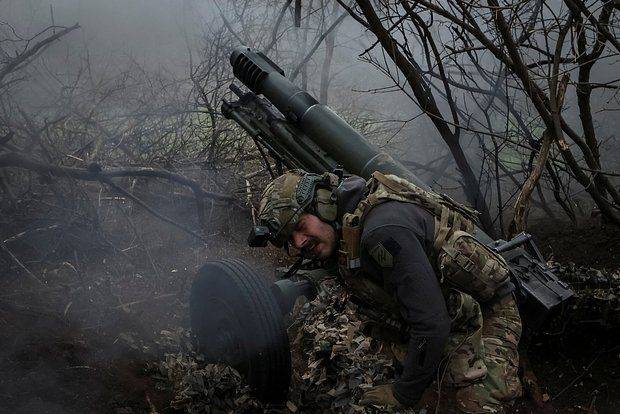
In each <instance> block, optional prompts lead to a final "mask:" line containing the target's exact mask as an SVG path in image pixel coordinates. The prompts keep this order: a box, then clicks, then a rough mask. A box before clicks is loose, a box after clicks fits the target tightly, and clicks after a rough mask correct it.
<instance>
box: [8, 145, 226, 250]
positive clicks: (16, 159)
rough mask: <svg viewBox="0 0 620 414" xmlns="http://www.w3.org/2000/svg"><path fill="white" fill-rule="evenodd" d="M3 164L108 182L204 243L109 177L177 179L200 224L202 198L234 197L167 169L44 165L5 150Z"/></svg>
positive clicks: (199, 237) (56, 174)
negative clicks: (189, 194)
mask: <svg viewBox="0 0 620 414" xmlns="http://www.w3.org/2000/svg"><path fill="white" fill-rule="evenodd" d="M3 167H4V168H6V167H17V168H24V169H28V170H32V171H36V172H38V173H40V174H44V175H53V176H56V177H61V178H75V179H79V180H84V181H98V182H101V183H104V184H107V185H109V186H110V187H112V188H113V189H114V190H115V191H117V192H119V193H121V194H123V195H124V196H126V197H127V198H129V199H131V200H132V201H134V202H135V203H136V204H138V205H140V206H141V207H142V208H144V209H145V210H147V211H148V212H149V213H151V214H152V215H154V216H155V217H157V218H159V219H160V220H162V221H165V222H167V223H169V224H172V225H173V226H175V227H177V228H179V229H181V230H183V231H184V232H186V233H188V234H190V235H191V236H193V237H196V238H197V239H199V240H201V241H203V242H205V243H207V239H206V238H204V237H203V236H201V235H200V234H198V233H196V232H195V231H193V230H191V229H189V228H187V227H186V226H184V225H182V224H180V223H177V222H176V221H174V220H172V219H171V218H168V217H166V216H164V215H162V214H161V213H159V212H157V211H156V210H154V209H153V208H152V207H150V206H149V205H148V204H146V203H145V202H144V201H142V200H140V199H139V198H138V197H136V196H135V195H133V194H131V193H130V192H128V191H127V190H125V189H124V188H122V187H120V186H119V185H117V184H115V183H114V182H113V181H112V178H115V177H152V178H163V179H168V180H170V181H174V182H177V183H179V184H182V185H185V186H188V187H189V188H190V189H191V190H192V191H193V192H194V195H195V196H196V204H197V208H198V218H199V221H200V222H201V225H203V227H204V212H203V211H202V210H203V207H204V199H205V198H209V199H212V200H219V201H227V202H231V201H234V200H235V198H234V197H233V196H230V195H226V194H220V193H212V192H209V191H205V190H204V189H203V188H202V186H201V185H200V184H199V183H197V182H196V181H194V180H190V179H189V178H186V177H183V176H182V175H179V174H175V173H172V172H170V171H166V170H161V169H155V168H149V167H129V168H116V169H109V170H104V169H103V168H102V167H101V166H100V165H98V164H91V165H89V166H88V168H86V169H85V168H75V167H64V166H58V165H52V164H46V163H42V162H38V161H34V160H32V159H30V158H28V157H25V156H23V155H22V154H19V153H17V152H7V153H4V154H0V168H3Z"/></svg>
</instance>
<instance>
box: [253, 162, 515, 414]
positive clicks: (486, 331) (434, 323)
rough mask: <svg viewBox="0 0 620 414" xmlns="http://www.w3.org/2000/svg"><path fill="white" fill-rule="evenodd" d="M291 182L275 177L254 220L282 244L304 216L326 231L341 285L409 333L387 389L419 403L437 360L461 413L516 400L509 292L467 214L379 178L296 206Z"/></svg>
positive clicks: (502, 268)
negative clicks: (333, 239) (335, 250)
mask: <svg viewBox="0 0 620 414" xmlns="http://www.w3.org/2000/svg"><path fill="white" fill-rule="evenodd" d="M295 177H297V178H295ZM295 180H299V175H296V174H292V175H289V176H288V178H286V179H285V178H282V177H280V178H278V179H277V180H276V182H277V183H279V184H275V185H273V186H272V187H270V188H268V189H266V191H265V192H264V195H263V199H262V201H261V210H260V214H259V217H260V218H261V221H262V222H263V223H266V224H268V223H269V221H270V220H271V221H272V222H271V224H270V228H271V229H272V230H276V234H277V235H278V237H276V239H277V240H278V241H277V243H276V244H278V243H279V244H280V245H281V243H282V242H283V241H284V239H285V238H286V237H287V236H288V235H290V233H291V232H292V227H291V226H294V223H295V222H296V221H297V220H298V219H299V217H300V216H301V212H302V211H303V212H307V213H312V214H316V215H318V216H319V218H321V219H322V220H324V221H326V222H331V224H333V225H334V227H335V228H336V230H337V231H338V232H339V236H340V243H341V245H340V246H339V247H340V251H339V262H340V265H341V266H340V267H341V272H340V273H341V278H342V281H343V283H344V284H345V285H346V286H347V287H348V288H349V290H350V291H351V293H352V294H353V296H354V297H355V298H356V299H358V301H359V302H360V303H361V304H362V305H363V306H369V307H372V308H374V309H378V310H380V311H381V312H382V313H383V314H384V315H385V316H386V318H388V319H390V320H394V319H396V320H400V321H401V322H403V323H404V325H405V326H407V329H408V334H409V339H408V343H407V344H406V345H405V346H406V358H405V360H404V362H403V373H402V375H401V376H400V378H399V379H398V380H397V381H396V382H395V383H394V385H393V391H394V395H395V396H396V398H397V399H398V400H399V401H400V402H401V403H402V404H404V405H413V404H415V403H416V402H417V401H418V400H419V398H420V396H421V395H422V392H423V391H424V389H425V388H427V387H428V385H429V384H430V382H431V381H432V380H433V379H434V377H435V375H434V374H435V372H436V371H437V369H438V367H439V366H440V363H441V362H442V361H445V362H446V366H445V372H444V374H443V376H442V380H441V385H448V386H453V387H456V388H457V392H456V396H457V399H458V404H459V408H460V410H461V411H463V412H468V413H480V412H501V411H502V404H503V403H505V402H508V401H511V400H513V399H514V398H516V397H518V396H519V395H520V393H521V389H520V383H519V380H518V377H517V367H518V353H517V344H518V342H519V338H520V335H521V322H520V318H519V313H518V310H517V308H516V303H515V301H514V299H513V296H512V294H511V291H512V289H513V286H512V284H511V282H510V281H509V277H508V269H507V265H506V264H505V262H504V261H503V259H502V258H501V257H498V256H497V255H495V254H494V253H493V252H491V251H490V250H489V249H487V248H486V247H484V246H483V245H482V244H480V243H479V242H478V241H477V240H475V239H474V238H473V237H471V236H470V232H471V231H472V229H473V224H472V221H471V220H470V217H471V216H470V215H469V214H468V213H469V211H468V210H467V209H465V208H463V207H461V206H459V205H457V204H456V203H454V202H453V201H451V200H449V199H445V198H442V197H441V196H438V195H436V194H433V193H429V192H425V191H424V190H422V189H419V188H417V187H415V186H412V185H411V184H410V183H407V182H405V181H404V180H400V179H398V178H397V177H393V176H387V177H386V176H383V175H381V174H377V173H375V174H373V180H374V181H373V180H370V181H369V182H368V183H365V182H364V180H362V179H361V178H359V177H351V178H348V179H346V180H344V181H343V182H342V183H341V184H340V186H339V187H338V188H337V189H335V190H334V191H333V194H332V192H327V193H325V189H321V191H323V193H322V194H321V196H320V197H316V200H315V201H314V202H313V203H312V204H308V205H302V204H301V203H299V200H300V198H299V197H295V195H294V194H292V193H291V191H292V188H293V187H294V185H293V184H294V182H295ZM317 194H318V191H317ZM302 198H303V197H302ZM287 200H288V201H287ZM290 200H293V201H290ZM330 200H331V201H330ZM334 200H335V205H332V204H330V203H333V202H334ZM287 202H288V203H289V205H290V208H288V210H287V207H286V205H287ZM333 207H336V211H335V214H334V211H333V210H334V209H333ZM326 211H327V213H326ZM326 217H333V219H326ZM279 226H280V227H279ZM284 227H286V228H287V229H288V230H284V231H280V230H278V229H279V228H284ZM481 304H482V305H481Z"/></svg>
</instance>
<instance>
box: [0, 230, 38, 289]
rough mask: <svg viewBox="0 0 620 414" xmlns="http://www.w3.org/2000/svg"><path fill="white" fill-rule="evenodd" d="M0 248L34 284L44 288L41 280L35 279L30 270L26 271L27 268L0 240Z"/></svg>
mask: <svg viewBox="0 0 620 414" xmlns="http://www.w3.org/2000/svg"><path fill="white" fill-rule="evenodd" d="M0 247H1V248H2V250H4V251H5V252H7V254H8V255H9V256H11V258H12V259H13V260H14V261H15V263H17V264H18V265H19V267H21V268H22V269H24V271H25V272H26V274H27V275H28V276H29V277H30V278H31V279H32V280H33V281H35V282H37V283H38V284H39V285H41V286H45V285H44V284H43V282H41V280H40V279H39V278H38V277H36V276H35V275H34V273H32V272H31V271H30V270H28V268H27V267H26V266H25V265H24V264H23V263H22V262H21V261H20V260H19V259H18V258H17V256H15V255H14V254H13V252H12V251H11V250H9V248H8V247H6V245H5V244H4V242H3V241H1V240H0Z"/></svg>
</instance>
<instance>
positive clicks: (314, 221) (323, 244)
mask: <svg viewBox="0 0 620 414" xmlns="http://www.w3.org/2000/svg"><path fill="white" fill-rule="evenodd" d="M336 238H337V236H336V230H334V228H333V227H332V226H330V225H329V224H327V223H325V222H324V221H322V220H321V219H320V218H318V217H317V216H315V215H314V214H304V215H303V216H301V218H300V219H299V221H298V222H297V225H296V226H295V230H294V231H293V234H291V238H290V246H289V254H290V255H291V256H304V257H306V258H309V259H327V258H329V257H330V256H331V255H333V254H334V253H335V251H336Z"/></svg>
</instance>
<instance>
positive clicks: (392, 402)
mask: <svg viewBox="0 0 620 414" xmlns="http://www.w3.org/2000/svg"><path fill="white" fill-rule="evenodd" d="M360 404H361V405H371V404H376V405H387V406H392V407H397V406H400V405H401V404H400V403H399V402H398V400H397V399H396V397H394V391H393V390H392V385H390V384H386V385H377V386H375V387H372V388H370V389H369V390H368V391H366V392H365V393H364V395H362V399H361V400H360Z"/></svg>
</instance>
